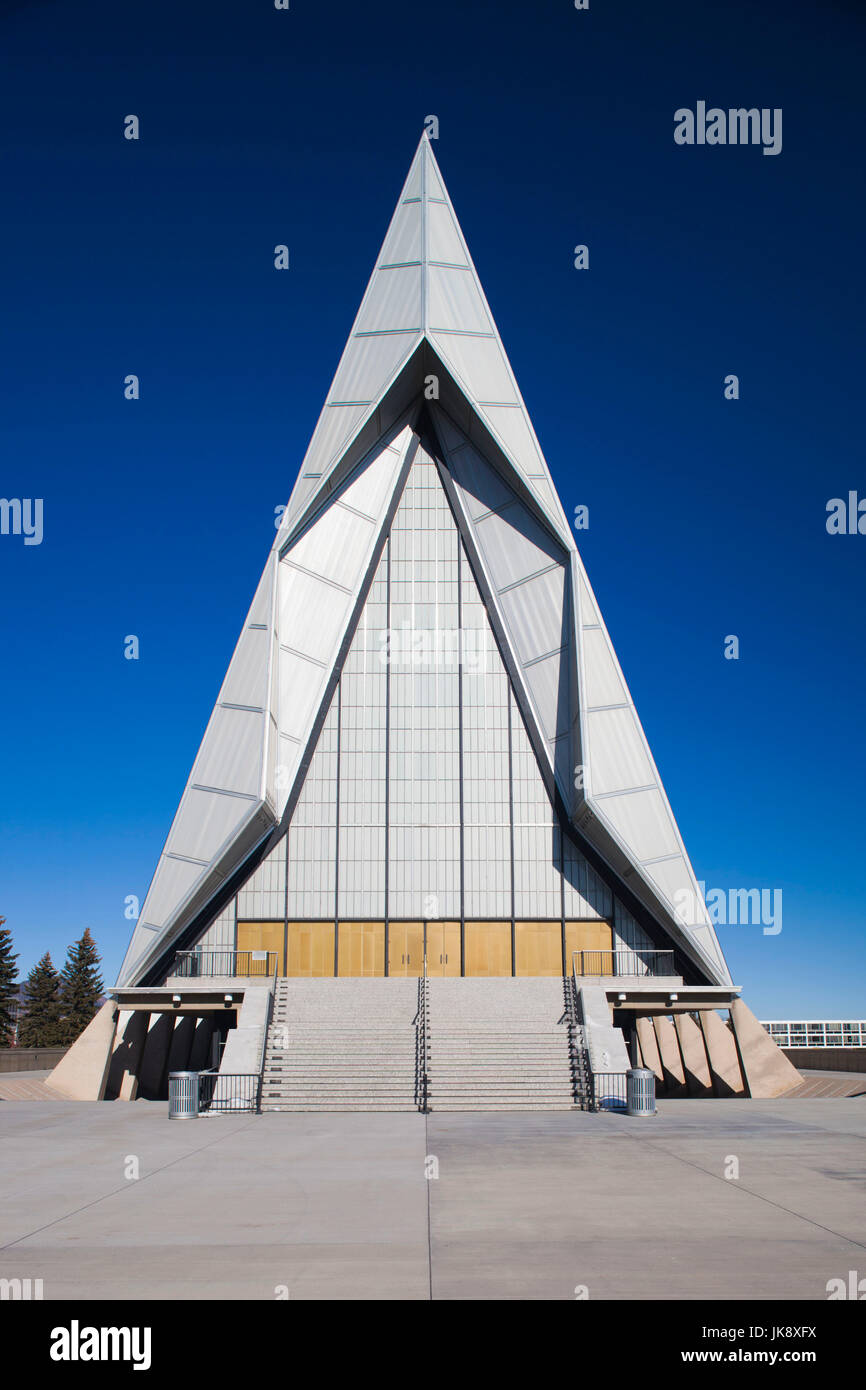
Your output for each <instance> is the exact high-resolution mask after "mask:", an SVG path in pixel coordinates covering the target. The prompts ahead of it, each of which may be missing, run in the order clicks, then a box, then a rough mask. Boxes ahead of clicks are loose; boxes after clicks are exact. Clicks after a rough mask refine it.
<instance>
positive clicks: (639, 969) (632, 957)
mask: <svg viewBox="0 0 866 1390" xmlns="http://www.w3.org/2000/svg"><path fill="white" fill-rule="evenodd" d="M571 964H572V970H573V972H574V974H575V975H612V976H614V977H616V976H634V977H638V976H646V975H656V976H660V975H665V976H671V975H673V974H674V973H675V967H674V953H673V951H644V950H633V949H631V948H627V949H625V950H619V951H572V953H571Z"/></svg>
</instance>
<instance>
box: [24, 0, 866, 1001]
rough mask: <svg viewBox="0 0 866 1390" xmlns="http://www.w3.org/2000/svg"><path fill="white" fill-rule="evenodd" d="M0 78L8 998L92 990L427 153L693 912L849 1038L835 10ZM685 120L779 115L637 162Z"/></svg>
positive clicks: (856, 152) (857, 82)
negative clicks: (41, 960)
mask: <svg viewBox="0 0 866 1390" xmlns="http://www.w3.org/2000/svg"><path fill="white" fill-rule="evenodd" d="M0 53H2V56H0V130H2V132H3V135H2V146H3V148H2V156H0V158H2V167H3V184H2V187H3V207H4V211H3V217H2V227H0V241H2V264H3V280H4V292H3V301H4V309H3V326H2V348H0V354H2V363H0V394H2V409H0V459H2V471H0V494H2V495H3V496H5V497H7V498H42V499H43V505H44V538H43V541H42V544H41V545H32V546H25V545H24V543H23V537H21V536H12V535H6V536H0V593H2V609H0V660H2V680H0V716H2V764H0V765H2V801H0V805H2V822H3V832H2V842H0V915H3V916H5V917H6V918H7V923H8V925H9V926H11V928H12V929H13V932H14V936H15V941H16V945H17V949H18V950H19V953H20V957H21V959H20V965H21V966H22V967H23V968H24V969H25V970H26V969H28V968H29V967H30V966H31V965H32V964H33V962H34V961H35V960H36V959H37V958H38V956H39V955H40V954H41V953H42V952H43V951H45V950H46V949H50V950H51V952H52V955H53V957H54V958H55V960H57V959H58V958H60V959H62V958H63V956H64V954H65V951H66V947H67V946H68V944H69V942H70V941H72V940H73V939H74V938H76V937H78V936H80V935H81V933H82V931H83V929H84V928H85V927H90V929H91V931H92V932H93V934H94V936H95V938H96V940H97V943H98V945H99V947H100V949H101V950H102V952H103V955H104V960H105V976H106V980H107V981H109V982H110V981H113V979H114V977H115V973H116V971H117V968H118V966H119V964H120V960H121V958H122V955H123V952H124V949H125V946H126V942H127V939H128V936H129V934H130V930H131V926H132V924H131V923H130V922H128V921H126V920H125V918H124V899H125V898H126V896H127V895H129V894H136V895H138V897H139V898H140V899H141V900H142V901H143V899H144V896H145V893H146V890H147V885H148V882H149V880H150V877H151V874H152V872H153V869H154V867H155V864H156V860H157V856H158V854H159V851H160V848H161V846H162V843H163V840H164V837H165V834H166V831H167V829H168V826H169V823H170V821H171V818H172V815H173V813H174V810H175V807H176V805H177V801H178V799H179V796H180V794H181V792H182V790H183V787H184V784H185V781H186V778H187V775H188V772H189V768H190V766H191V763H192V760H193V757H194V755H195V751H196V748H197V747H198V742H199V739H200V737H201V734H202V732H203V730H204V726H205V723H206V721H207V718H208V715H209V713H210V710H211V708H212V705H213V702H214V699H215V697H216V694H217V691H218V689H219V685H220V681H221V678H222V676H223V674H224V671H225V668H226V666H227V663H228V660H229V657H230V656H231V653H232V650H233V647H234V644H235V641H236V639H237V635H238V632H239V630H240V625H241V623H242V621H243V618H244V615H245V613H246V609H247V606H248V604H249V600H250V598H251V596H252V592H253V589H254V586H255V583H256V581H257V579H258V576H259V574H260V572H261V568H262V565H263V563H264V560H265V557H266V554H267V551H268V548H269V546H270V543H271V540H272V537H273V516H274V508H275V507H277V506H278V505H280V504H281V503H284V502H285V501H286V500H287V498H288V495H289V492H290V491H291V487H292V484H293V482H294V478H295V475H296V473H297V470H298V467H299V465H300V461H301V458H302V456H303V453H304V450H305V447H306V444H307V442H308V439H309V436H310V434H311V432H312V429H313V426H314V424H315V421H316V418H317V415H318V411H319V408H320V406H321V403H322V401H323V399H324V396H325V393H326V390H327V387H328V385H329V383H330V379H331V376H332V374H333V371H334V368H335V366H336V362H337V359H338V357H339V354H340V351H341V349H342V346H343V342H344V340H345V337H346V334H347V333H348V330H349V328H350V326H351V323H352V319H353V317H354V314H355V311H356V308H357V305H358V302H359V300H360V296H361V293H362V291H363V289H364V286H365V284H366V281H367V278H368V275H369V272H370V270H371V267H372V264H373V260H374V257H375V254H376V252H377V250H378V247H379V244H380V242H381V239H382V236H383V234H384V230H385V227H386V225H387V222H388V219H389V217H390V214H391V211H392V209H393V205H394V202H395V200H396V197H397V194H398V192H399V190H400V187H401V185H402V182H403V179H404V177H405V174H406V171H407V169H408V166H409V162H410V160H411V157H412V154H413V152H414V149H415V146H416V144H417V140H418V137H419V135H420V132H421V128H422V124H423V121H424V118H425V117H426V116H427V115H430V114H435V115H437V116H438V118H439V122H440V127H439V139H438V141H437V142H436V144H435V145H434V149H435V152H436V156H437V158H438V160H439V162H440V165H441V167H442V170H443V174H444V177H445V179H446V182H447V184H448V187H449V190H450V193H451V196H452V198H453V200H454V203H455V207H456V210H457V214H458V217H459V218H460V220H461V223H462V226H463V230H464V232H465V234H466V237H467V240H468V243H469V247H470V250H471V251H472V254H473V257H474V259H475V263H476V266H477V268H478V271H479V274H480V276H481V279H482V282H483V284H484V286H485V289H486V291H487V295H488V298H489V300H490V303H491V307H492V309H493V312H494V315H495V316H496V319H497V322H498V325H499V329H500V332H501V334H502V336H503V339H504V342H505V346H506V348H507V350H508V352H509V355H510V357H511V361H512V365H513V366H514V369H515V372H516V374H517V378H518V381H519V383H520V385H521V389H522V391H523V394H524V397H525V399H526V402H527V405H528V407H529V410H530V413H531V415H532V418H533V421H534V424H535V427H536V431H537V433H538V435H539V438H540V440H541V444H542V447H543V449H544V451H545V453H546V456H547V459H548V463H549V466H550V469H551V472H552V474H553V477H554V481H555V483H556V485H557V487H558V489H559V492H560V496H561V498H562V502H563V505H564V507H565V510H566V512H567V513H568V514H572V513H573V510H574V507H575V506H576V505H578V504H585V505H587V506H588V507H589V509H590V526H589V530H588V531H586V532H583V533H581V535H580V536H578V537H577V539H578V544H579V545H580V549H581V552H582V554H583V556H584V559H585V561H586V564H587V568H588V570H589V574H590V578H591V579H592V582H593V585H594V587H595V590H596V593H597V595H598V598H599V601H600V604H601V606H602V610H603V612H604V615H605V618H606V621H607V624H608V627H609V629H610V632H611V635H612V637H613V640H614V643H615V645H616V647H617V651H618V654H619V657H620V660H621V663H622V665H623V668H624V671H625V674H626V677H627V679H628V681H629V683H630V686H631V690H632V693H633V695H634V698H635V701H636V704H637V707H638V710H639V712H640V715H641V718H642V720H643V723H644V727H645V729H646V731H647V734H648V736H649V739H650V744H651V747H652V749H653V751H654V754H655V757H656V761H657V762H658V765H659V769H660V771H661V774H662V777H663V779H664V781H665V784H666V787H667V791H668V795H669V797H670V799H671V802H672V805H673V807H674V811H675V814H676V815H677V818H678V821H679V825H680V828H681V830H682V833H683V837H684V839H685V842H686V845H687V847H688V849H689V852H690V854H691V857H692V860H693V863H694V866H695V870H696V873H697V876H698V878H699V879H702V880H704V881H705V882H706V884H707V887H708V889H710V888H719V889H723V890H725V891H727V890H729V889H734V888H753V887H754V888H764V889H770V890H774V889H780V890H781V891H782V895H783V897H782V902H783V916H782V930H781V932H779V933H778V934H775V935H765V934H764V932H763V931H762V928H761V926H760V925H757V926H755V925H753V926H749V925H740V926H720V927H719V928H718V933H719V938H720V941H721V943H722V947H723V949H724V950H725V952H726V955H727V957H728V960H729V963H730V966H731V970H732V973H733V976H734V979H735V981H736V982H737V983H741V984H743V985H744V987H745V988H744V997H745V998H746V999H747V1001H748V1002H749V1003H750V1004H751V1006H752V1007H753V1008H754V1009H755V1010H756V1012H758V1014H759V1015H761V1016H762V1017H780V1018H784V1017H787V1016H791V1017H796V1016H809V1017H821V1016H826V1017H846V1016H854V1017H866V994H864V983H866V947H864V909H863V890H862V882H861V880H862V876H863V867H864V858H866V856H864V851H863V840H864V815H863V795H864V785H866V776H864V774H866V740H864V722H866V715H864V699H863V685H864V665H866V656H864V653H866V641H864V611H863V610H864V593H866V585H864V567H866V535H863V536H860V535H853V536H848V535H844V536H831V535H829V534H828V533H827V529H826V525H825V522H826V515H827V514H826V505H827V502H828V500H829V499H830V498H833V497H845V498H847V496H848V493H849V491H850V490H855V491H858V493H859V495H860V496H864V497H866V467H864V461H863V460H864V451H863V426H862V421H863V406H862V400H863V380H864V365H866V364H864V352H863V307H864V258H863V220H864V218H863V214H864V188H863V172H862V171H863V149H864V145H866V116H864V108H863V103H862V89H863V87H862V79H863V70H864V57H866V19H864V11H863V9H862V7H861V6H860V5H859V4H857V3H854V0H848V2H847V3H843V2H842V0H835V3H834V2H833V0H825V2H824V3H822V4H821V5H820V6H816V5H814V4H807V3H799V2H798V0H787V3H782V2H781V0H778V3H766V2H762V0H732V2H731V3H728V4H725V5H724V6H709V7H708V6H702V5H696V4H695V3H694V0H669V3H665V4H647V3H637V0H617V3H613V0H590V9H589V11H588V12H578V11H576V10H575V9H574V6H573V4H572V3H571V0H542V3H537V4H530V3H528V2H527V3H521V4H515V3H490V2H489V0H475V2H474V3H473V0H462V3H461V2H460V0H437V3H436V4H435V5H432V6H431V5H410V4H406V3H397V2H396V0H380V2H379V3H377V0H371V3H367V4H357V3H345V0H331V3H328V4H322V3H321V0H291V8H290V10H289V11H288V12H285V11H277V10H275V9H274V8H273V5H272V4H271V3H270V2H269V0H243V3H242V2H241V0H235V3H225V2H224V0H209V2H208V3H204V0H184V3H182V4H177V3H176V0H148V4H147V5H122V4H117V3H116V0H111V3H108V2H107V0H91V3H87V4H85V5H76V6H70V5H63V4H60V3H27V0H19V3H15V0H4V3H2V4H0ZM698 101H706V102H707V105H708V106H718V107H721V108H723V109H727V108H729V107H740V106H745V107H751V106H755V107H759V108H781V109H782V111H783V147H782V151H781V153H780V154H778V155H775V156H772V155H770V156H768V155H763V154H762V151H761V148H760V147H752V146H749V147H741V146H722V147H710V146H706V145H705V146H692V147H686V146H680V145H677V144H676V143H675V142H674V138H673V134H674V112H675V111H676V110H677V109H678V108H681V107H691V108H692V109H694V108H695V107H696V104H697V102H698ZM129 114H136V115H138V116H139V118H140V122H141V138H140V139H139V140H138V141H137V142H132V141H127V140H125V139H124V138H123V121H124V117H125V116H127V115H129ZM277 243H286V244H288V246H289V248H290V254H291V269H290V270H289V271H288V272H278V271H276V270H275V269H274V266H273V248H274V246H275V245H276V244H277ZM578 243H584V244H586V245H588V246H589V248H590V268H589V270H588V271H577V270H575V269H574V267H573V247H574V246H575V245H576V244H578ZM128 373H136V374H138V375H139V377H140V379H141V399H140V400H138V401H134V402H131V401H126V400H124V396H123V381H124V377H125V376H126V375H127V374H128ZM729 373H735V374H737V376H738V377H739V382H740V399H739V400H737V401H727V400H725V399H724V394H723V383H724V378H725V376H726V375H728V374H729ZM128 634H135V635H137V636H138V638H139V641H140V659H139V660H138V661H127V660H125V659H124V654H123V652H124V638H125V636H127V635H128ZM730 634H733V635H736V636H738V637H739V640H740V655H739V659H738V660H736V661H730V660H726V659H725V658H724V643H725V638H726V637H727V636H728V635H730Z"/></svg>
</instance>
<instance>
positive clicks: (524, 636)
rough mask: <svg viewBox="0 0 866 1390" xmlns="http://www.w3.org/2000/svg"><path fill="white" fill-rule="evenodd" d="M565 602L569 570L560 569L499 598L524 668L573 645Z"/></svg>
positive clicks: (517, 587) (509, 590) (530, 580)
mask: <svg viewBox="0 0 866 1390" xmlns="http://www.w3.org/2000/svg"><path fill="white" fill-rule="evenodd" d="M564 603H565V571H564V570H563V569H561V568H560V567H559V566H557V567H556V569H554V570H548V571H547V572H546V573H545V574H539V575H536V576H535V578H534V579H526V580H524V581H523V583H522V584H518V585H516V586H515V587H514V588H512V589H508V590H507V591H506V592H505V593H504V594H500V595H499V604H500V607H501V609H502V612H503V613H504V615H505V620H506V622H507V624H508V630H509V632H510V633H511V635H512V638H513V640H514V646H515V649H516V651H517V653H518V655H519V657H520V660H521V661H522V662H523V663H524V665H525V664H526V663H527V662H530V661H535V660H536V659H537V658H538V657H542V656H549V655H550V654H551V653H552V652H555V651H558V650H560V649H562V650H566V649H567V648H568V646H569V645H570V641H569V638H570V634H569V633H568V632H563V625H562V615H563V605H564Z"/></svg>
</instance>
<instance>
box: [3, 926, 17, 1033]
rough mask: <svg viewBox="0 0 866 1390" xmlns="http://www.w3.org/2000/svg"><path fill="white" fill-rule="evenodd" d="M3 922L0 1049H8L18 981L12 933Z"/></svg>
mask: <svg viewBox="0 0 866 1390" xmlns="http://www.w3.org/2000/svg"><path fill="white" fill-rule="evenodd" d="M5 921H6V918H5V917H0V1047H9V1046H11V1043H12V1029H13V1024H14V1018H13V1002H14V1000H15V984H16V981H17V979H18V967H17V966H16V964H15V962H16V960H17V959H18V957H17V955H15V953H14V951H13V950H12V933H11V931H10V930H9V928H8V927H4V925H3V923H4V922H5Z"/></svg>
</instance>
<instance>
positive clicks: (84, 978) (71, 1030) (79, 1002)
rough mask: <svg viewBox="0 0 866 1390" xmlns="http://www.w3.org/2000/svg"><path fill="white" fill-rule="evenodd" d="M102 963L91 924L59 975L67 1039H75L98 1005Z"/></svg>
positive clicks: (69, 955) (76, 944)
mask: <svg viewBox="0 0 866 1390" xmlns="http://www.w3.org/2000/svg"><path fill="white" fill-rule="evenodd" d="M99 963H100V962H99V952H98V951H97V949H96V942H95V941H94V940H93V937H92V936H91V935H90V929H89V927H88V928H85V932H84V935H83V936H82V938H81V940H80V941H76V943H75V945H74V946H70V948H69V951H68V953H67V956H66V964H65V965H64V967H63V970H62V972H61V977H60V1005H61V1010H62V1014H63V1036H62V1041H63V1042H64V1043H74V1042H75V1039H76V1038H77V1037H78V1035H79V1033H83V1032H84V1029H85V1028H86V1027H87V1025H88V1023H89V1022H90V1020H91V1019H92V1018H93V1016H94V1014H95V1013H96V1011H97V1009H98V1008H99V999H100V995H101V994H102V988H103V986H102V978H101V976H100V974H99Z"/></svg>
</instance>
